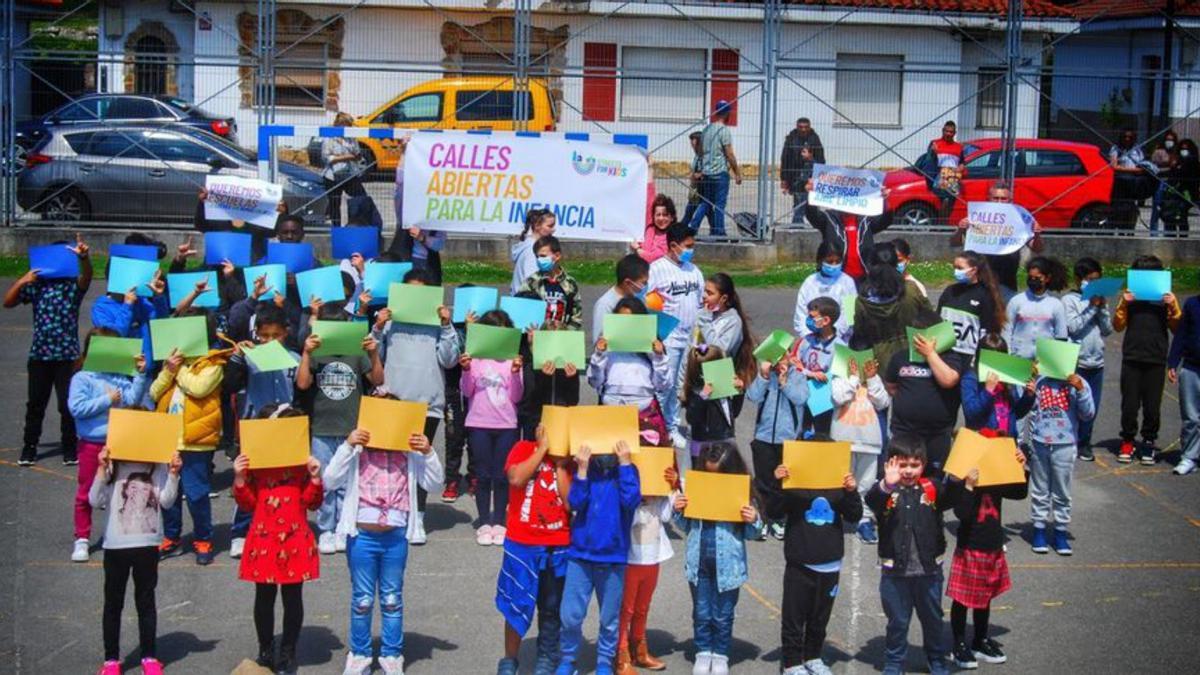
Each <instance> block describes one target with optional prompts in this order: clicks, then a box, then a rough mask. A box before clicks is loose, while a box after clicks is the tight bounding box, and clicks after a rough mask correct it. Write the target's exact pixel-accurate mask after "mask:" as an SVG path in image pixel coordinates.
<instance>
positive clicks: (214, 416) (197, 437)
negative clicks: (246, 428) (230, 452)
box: [150, 349, 233, 450]
mask: <svg viewBox="0 0 1200 675" xmlns="http://www.w3.org/2000/svg"><path fill="white" fill-rule="evenodd" d="M232 354H233V350H232V349H214V350H212V351H210V352H209V353H208V354H206V355H204V356H200V357H197V358H195V359H193V360H191V361H190V362H185V363H184V364H183V365H181V366H180V367H179V372H177V373H172V372H171V371H170V370H168V369H167V368H165V367H164V368H163V369H162V370H161V371H159V373H158V377H156V378H155V379H154V382H153V383H152V384H151V385H150V397H151V398H152V399H154V401H155V408H156V409H157V410H158V412H168V411H169V408H170V407H171V400H172V399H174V397H175V392H176V390H178V391H181V392H182V393H183V395H184V401H183V437H182V438H181V439H180V441H179V449H180V450H212V449H213V448H215V447H217V443H218V442H220V440H221V380H222V379H223V377H224V374H225V362H226V361H228V360H229V357H230V356H231V355H232Z"/></svg>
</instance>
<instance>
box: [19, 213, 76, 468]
mask: <svg viewBox="0 0 1200 675" xmlns="http://www.w3.org/2000/svg"><path fill="white" fill-rule="evenodd" d="M52 246H54V247H56V248H54V249H53V250H52V251H50V254H51V255H52V256H56V257H57V258H58V260H56V261H54V262H55V264H60V263H61V265H62V266H63V267H64V268H65V267H66V266H67V265H68V264H70V266H72V267H74V266H76V265H77V266H78V271H77V272H75V273H74V274H71V273H70V271H67V272H63V271H61V270H46V272H47V276H46V277H45V278H42V277H41V275H40V270H38V269H36V268H35V269H31V270H29V271H28V272H26V273H25V274H24V275H22V276H21V278H20V279H18V280H17V282H16V283H14V284H13V285H12V286H10V287H9V288H8V291H6V292H5V294H4V306H5V307H6V308H8V309H12V308H13V307H16V306H17V305H32V306H33V341H32V343H31V344H30V346H29V360H28V361H27V362H26V370H27V371H28V377H27V387H28V389H27V391H28V399H27V401H26V403H25V434H24V442H23V443H22V445H21V456H20V458H19V459H18V460H17V463H18V464H19V465H20V466H33V465H34V464H36V463H37V460H38V450H37V446H38V441H39V440H40V439H41V436H42V421H43V419H45V417H46V405H47V404H48V403H49V402H50V393H51V392H54V394H55V395H56V396H57V398H58V415H59V430H60V432H61V434H62V435H61V437H60V440H61V443H62V461H63V464H66V465H68V466H71V465H74V464H76V463H78V460H77V459H76V457H75V443H76V440H77V439H76V435H75V423H74V421H72V419H71V413H70V411H69V410H68V409H67V390H68V388H69V386H70V382H71V375H72V374H73V373H74V372H75V360H76V359H77V358H79V306H80V305H81V304H82V303H83V298H84V297H85V296H86V295H87V291H88V287H90V286H91V285H92V259H91V258H90V257H89V255H88V250H89V249H88V245H87V244H86V243H84V241H83V238H82V237H81V236H80V235H78V234H77V235H75V246H71V245H70V244H68V243H67V242H65V241H60V242H55V243H54V244H52ZM58 246H61V247H62V248H61V249H58V248H57V247H58ZM71 256H74V257H75V258H76V259H77V260H78V263H75V262H74V261H72V260H71ZM31 257H32V256H31ZM64 258H65V260H64Z"/></svg>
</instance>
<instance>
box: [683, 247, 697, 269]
mask: <svg viewBox="0 0 1200 675" xmlns="http://www.w3.org/2000/svg"><path fill="white" fill-rule="evenodd" d="M695 256H696V249H694V248H685V249H683V250H682V251H680V252H679V264H680V265H687V264H688V263H690V262H692V258H694V257H695Z"/></svg>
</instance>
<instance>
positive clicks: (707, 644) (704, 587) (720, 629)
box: [688, 562, 741, 656]
mask: <svg viewBox="0 0 1200 675" xmlns="http://www.w3.org/2000/svg"><path fill="white" fill-rule="evenodd" d="M688 588H689V589H690V590H691V591H692V630H693V633H694V634H693V639H694V641H695V643H696V653H700V652H708V653H710V654H720V655H722V656H729V644H730V643H731V642H733V615H734V610H735V609H736V608H737V603H738V595H739V592H740V590H741V589H739V588H734V589H732V590H728V591H718V590H717V571H716V569H715V567H711V568H707V569H706V568H705V566H704V564H703V562H702V563H701V565H700V572H699V574H698V575H697V578H696V584H695V585H694V586H692V585H689V586H688Z"/></svg>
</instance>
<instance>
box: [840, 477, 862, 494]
mask: <svg viewBox="0 0 1200 675" xmlns="http://www.w3.org/2000/svg"><path fill="white" fill-rule="evenodd" d="M842 489H843V490H845V491H846V492H854V491H855V490H857V489H858V481H857V480H855V479H854V474H852V473H848V474H846V475H845V476H843V477H842Z"/></svg>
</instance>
